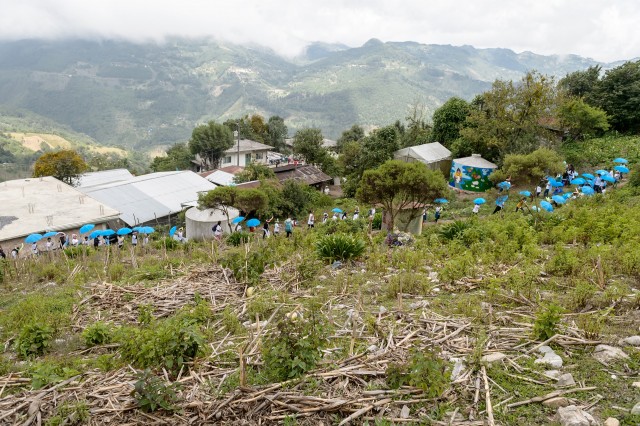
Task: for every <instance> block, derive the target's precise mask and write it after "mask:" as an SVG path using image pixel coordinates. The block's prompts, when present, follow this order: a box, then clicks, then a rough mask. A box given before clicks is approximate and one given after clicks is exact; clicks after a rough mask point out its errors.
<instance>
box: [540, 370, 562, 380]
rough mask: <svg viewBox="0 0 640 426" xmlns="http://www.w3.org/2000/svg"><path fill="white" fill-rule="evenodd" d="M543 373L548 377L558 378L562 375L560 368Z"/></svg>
mask: <svg viewBox="0 0 640 426" xmlns="http://www.w3.org/2000/svg"><path fill="white" fill-rule="evenodd" d="M544 375H545V376H547V377H549V378H550V379H556V380H558V379H559V378H560V376H562V373H561V372H560V370H548V371H545V372H544Z"/></svg>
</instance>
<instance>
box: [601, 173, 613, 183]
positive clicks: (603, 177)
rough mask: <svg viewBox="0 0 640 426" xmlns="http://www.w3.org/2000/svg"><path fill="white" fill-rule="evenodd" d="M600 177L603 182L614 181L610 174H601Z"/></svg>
mask: <svg viewBox="0 0 640 426" xmlns="http://www.w3.org/2000/svg"><path fill="white" fill-rule="evenodd" d="M601 179H602V180H603V181H605V182H609V183H616V180H615V178H612V177H611V176H609V175H608V174H607V175H602V177H601Z"/></svg>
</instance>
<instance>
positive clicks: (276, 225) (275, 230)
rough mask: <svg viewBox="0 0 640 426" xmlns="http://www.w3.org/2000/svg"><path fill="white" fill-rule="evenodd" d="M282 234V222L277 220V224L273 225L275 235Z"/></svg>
mask: <svg viewBox="0 0 640 426" xmlns="http://www.w3.org/2000/svg"><path fill="white" fill-rule="evenodd" d="M279 234H280V220H279V219H276V223H275V224H274V225H273V235H275V236H278V235H279Z"/></svg>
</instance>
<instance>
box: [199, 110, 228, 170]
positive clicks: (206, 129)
mask: <svg viewBox="0 0 640 426" xmlns="http://www.w3.org/2000/svg"><path fill="white" fill-rule="evenodd" d="M232 146H233V132H232V131H231V129H229V127H227V126H225V125H223V124H218V123H216V122H215V121H210V122H208V123H207V124H203V125H201V126H198V127H196V128H195V129H193V132H192V133H191V139H190V140H189V151H191V153H192V154H199V155H200V157H202V158H204V159H206V161H207V163H208V165H209V166H210V167H212V168H215V167H217V166H218V164H219V163H220V159H221V158H222V156H223V155H224V152H225V151H226V150H228V149H229V148H231V147H232Z"/></svg>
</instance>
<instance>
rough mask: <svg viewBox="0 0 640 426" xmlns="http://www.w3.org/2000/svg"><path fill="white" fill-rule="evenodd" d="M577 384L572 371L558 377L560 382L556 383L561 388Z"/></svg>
mask: <svg viewBox="0 0 640 426" xmlns="http://www.w3.org/2000/svg"><path fill="white" fill-rule="evenodd" d="M575 384H576V381H575V380H573V376H572V375H571V373H565V374H563V375H562V376H560V377H558V383H556V386H558V387H559V388H563V387H566V386H573V385H575Z"/></svg>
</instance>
